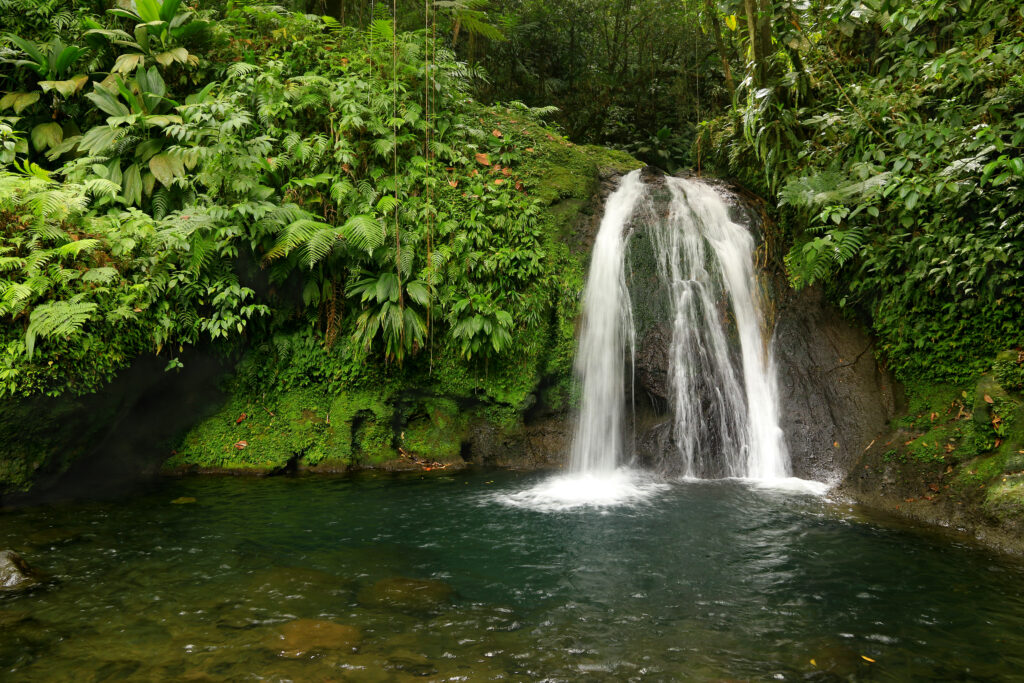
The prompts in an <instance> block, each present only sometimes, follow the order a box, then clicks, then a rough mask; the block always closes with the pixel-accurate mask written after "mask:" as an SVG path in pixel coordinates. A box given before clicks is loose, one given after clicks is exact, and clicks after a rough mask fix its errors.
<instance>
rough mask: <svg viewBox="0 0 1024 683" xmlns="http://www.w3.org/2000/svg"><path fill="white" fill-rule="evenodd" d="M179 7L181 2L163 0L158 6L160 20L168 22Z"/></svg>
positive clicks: (177, 0) (178, 0)
mask: <svg viewBox="0 0 1024 683" xmlns="http://www.w3.org/2000/svg"><path fill="white" fill-rule="evenodd" d="M179 7H181V0H164V1H163V3H162V4H161V5H160V18H161V19H162V20H164V21H170V20H171V19H173V18H174V15H176V14H177V13H178V8H179Z"/></svg>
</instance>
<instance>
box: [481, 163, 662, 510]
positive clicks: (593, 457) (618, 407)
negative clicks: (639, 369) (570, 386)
mask: <svg viewBox="0 0 1024 683" xmlns="http://www.w3.org/2000/svg"><path fill="white" fill-rule="evenodd" d="M647 200H648V196H647V189H646V187H645V186H644V183H643V180H642V179H641V177H640V171H632V172H631V173H629V174H627V175H626V176H625V177H623V179H622V182H621V183H620V185H619V187H618V188H617V189H616V190H615V191H614V192H613V193H612V194H611V195H609V197H608V200H607V202H606V203H605V210H604V216H603V217H602V218H601V227H600V228H599V229H598V231H597V237H596V238H595V240H594V249H593V251H592V253H591V256H590V269H589V271H588V273H587V284H586V287H585V289H584V290H583V327H582V331H581V333H580V340H579V345H578V347H577V350H576V363H575V368H576V373H577V375H578V376H579V379H580V408H579V413H578V415H577V418H576V429H575V432H574V437H573V441H572V452H571V455H570V461H569V473H568V474H565V475H560V476H556V477H553V478H551V479H548V480H546V481H544V482H541V483H540V484H538V485H537V486H534V487H532V488H530V489H528V490H526V491H521V492H519V493H516V494H513V495H506V496H503V497H502V498H501V499H500V501H501V502H502V503H504V504H507V505H511V506H514V507H526V508H531V509H534V510H541V511H545V512H551V511H559V510H567V509H572V508H579V507H598V508H601V507H609V506H615V505H623V504H633V503H638V502H642V501H643V500H645V499H647V498H649V497H650V496H651V495H653V494H654V493H656V492H658V491H661V490H663V489H665V488H666V485H665V484H664V483H663V482H659V481H657V480H656V479H654V478H653V477H651V476H650V475H645V474H643V473H641V472H637V471H635V470H631V469H629V468H627V467H623V466H621V465H622V462H623V460H625V458H626V456H627V455H628V454H627V449H626V447H625V438H626V424H625V417H626V367H627V361H631V359H632V357H633V351H634V347H635V339H634V334H633V318H632V306H631V305H630V301H629V291H628V290H627V289H626V278H625V273H624V266H625V258H624V255H625V251H626V237H627V235H626V233H627V228H628V225H629V221H630V219H631V218H632V217H633V215H634V213H635V212H636V209H637V206H638V205H639V204H640V203H641V202H644V201H647ZM627 351H628V355H627Z"/></svg>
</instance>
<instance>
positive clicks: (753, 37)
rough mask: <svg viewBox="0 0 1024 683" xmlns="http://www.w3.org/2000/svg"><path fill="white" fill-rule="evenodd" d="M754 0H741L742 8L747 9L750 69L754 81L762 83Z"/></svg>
mask: <svg viewBox="0 0 1024 683" xmlns="http://www.w3.org/2000/svg"><path fill="white" fill-rule="evenodd" d="M754 2H755V0H743V8H744V9H745V10H746V11H747V36H748V38H749V39H750V61H751V63H752V64H753V68H752V69H751V71H753V73H754V81H755V82H756V83H757V85H759V86H760V85H762V84H763V81H762V80H761V55H760V54H759V50H758V44H757V34H758V30H757V9H756V7H755V6H754Z"/></svg>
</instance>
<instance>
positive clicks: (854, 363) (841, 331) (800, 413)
mask: <svg viewBox="0 0 1024 683" xmlns="http://www.w3.org/2000/svg"><path fill="white" fill-rule="evenodd" d="M774 347H775V361H776V366H777V369H778V381H779V384H778V386H779V398H780V402H781V407H782V414H781V416H780V417H781V420H780V422H781V425H780V426H781V427H782V430H783V432H784V433H785V435H786V442H787V444H788V446H789V450H790V454H791V457H792V462H793V474H794V476H797V477H801V478H804V479H814V480H817V481H824V482H827V483H830V484H835V483H838V482H839V481H840V480H841V479H842V478H843V477H844V476H845V475H846V473H847V472H849V471H850V470H851V469H852V468H853V466H854V464H856V462H857V459H858V458H859V457H860V455H861V454H862V453H863V452H864V450H865V449H866V448H867V447H868V445H870V444H871V442H872V441H873V440H874V439H875V438H876V437H878V436H879V434H881V433H882V432H883V431H884V430H885V429H886V427H887V425H888V423H889V420H891V419H892V418H893V416H894V415H895V411H896V407H897V392H896V391H895V390H894V383H893V380H892V378H891V377H889V376H888V375H887V374H886V373H885V372H884V371H883V370H881V369H880V368H879V367H878V364H877V362H876V361H875V356H874V343H873V341H872V339H871V337H870V336H869V335H868V334H867V333H866V332H865V331H864V330H862V329H860V328H859V327H857V326H856V325H854V324H852V323H850V322H849V321H847V320H846V319H844V318H843V317H842V315H841V314H840V313H839V311H838V310H836V309H835V308H834V307H832V306H831V305H830V304H828V303H827V302H826V301H825V300H824V298H823V297H822V295H821V292H820V291H818V290H817V289H814V288H812V289H805V290H803V291H801V292H795V293H794V292H789V293H787V294H786V295H785V296H784V297H783V298H782V301H781V302H780V303H779V305H778V309H777V315H776V324H775V340H774Z"/></svg>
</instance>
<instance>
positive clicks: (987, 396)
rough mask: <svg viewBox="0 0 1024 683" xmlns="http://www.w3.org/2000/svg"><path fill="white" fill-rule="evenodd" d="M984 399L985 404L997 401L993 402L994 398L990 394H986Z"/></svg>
mask: <svg viewBox="0 0 1024 683" xmlns="http://www.w3.org/2000/svg"><path fill="white" fill-rule="evenodd" d="M982 398H983V399H985V403H995V401H993V400H992V397H991V396H989V395H988V394H985V395H984V396H982Z"/></svg>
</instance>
